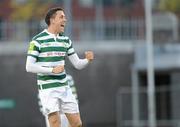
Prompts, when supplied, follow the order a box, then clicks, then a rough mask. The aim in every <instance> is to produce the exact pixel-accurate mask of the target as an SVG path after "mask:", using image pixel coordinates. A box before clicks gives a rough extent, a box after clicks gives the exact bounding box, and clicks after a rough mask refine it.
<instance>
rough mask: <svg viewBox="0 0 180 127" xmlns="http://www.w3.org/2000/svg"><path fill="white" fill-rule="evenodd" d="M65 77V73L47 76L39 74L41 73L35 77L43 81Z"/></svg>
mask: <svg viewBox="0 0 180 127" xmlns="http://www.w3.org/2000/svg"><path fill="white" fill-rule="evenodd" d="M65 77H66V75H65V74H63V75H58V76H57V75H47V76H41V75H38V76H37V79H38V80H43V81H46V80H51V79H52V80H55V79H57V80H62V79H64V78H65Z"/></svg>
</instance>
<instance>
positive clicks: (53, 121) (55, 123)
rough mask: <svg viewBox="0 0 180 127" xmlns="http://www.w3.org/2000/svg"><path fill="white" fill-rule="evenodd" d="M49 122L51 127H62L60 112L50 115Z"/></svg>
mask: <svg viewBox="0 0 180 127" xmlns="http://www.w3.org/2000/svg"><path fill="white" fill-rule="evenodd" d="M48 120H49V125H50V127H60V123H61V121H60V115H59V112H53V113H50V114H48Z"/></svg>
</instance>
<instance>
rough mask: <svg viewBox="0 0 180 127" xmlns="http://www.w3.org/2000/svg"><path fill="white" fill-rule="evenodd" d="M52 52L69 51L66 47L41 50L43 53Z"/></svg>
mask: <svg viewBox="0 0 180 127" xmlns="http://www.w3.org/2000/svg"><path fill="white" fill-rule="evenodd" d="M50 51H61V52H66V51H67V49H66V48H64V47H44V48H41V52H50Z"/></svg>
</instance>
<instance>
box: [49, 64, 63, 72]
mask: <svg viewBox="0 0 180 127" xmlns="http://www.w3.org/2000/svg"><path fill="white" fill-rule="evenodd" d="M63 71H64V65H58V66H56V67H54V68H53V70H52V73H55V74H59V73H61V72H63Z"/></svg>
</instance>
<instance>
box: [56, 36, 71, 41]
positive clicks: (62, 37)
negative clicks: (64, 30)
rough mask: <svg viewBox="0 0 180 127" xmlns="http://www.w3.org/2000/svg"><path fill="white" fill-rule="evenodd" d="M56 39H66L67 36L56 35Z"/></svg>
mask: <svg viewBox="0 0 180 127" xmlns="http://www.w3.org/2000/svg"><path fill="white" fill-rule="evenodd" d="M57 38H58V39H63V40H68V39H69V38H68V37H67V36H58V37H57Z"/></svg>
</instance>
